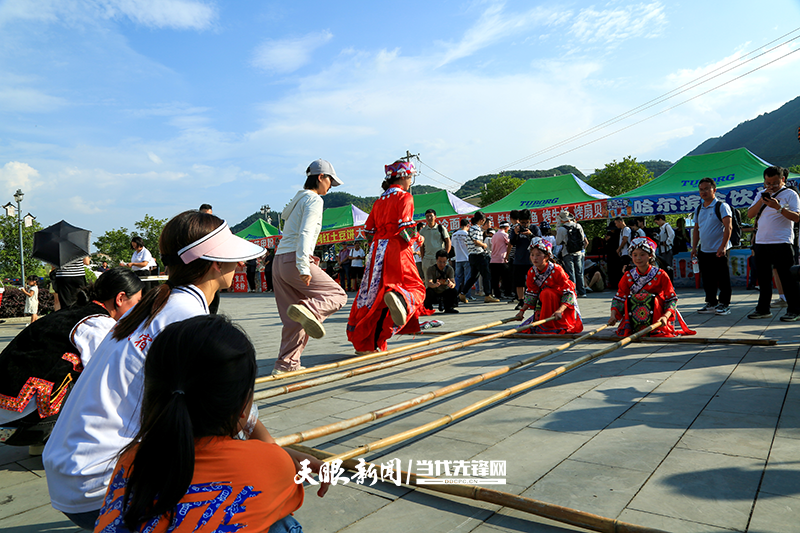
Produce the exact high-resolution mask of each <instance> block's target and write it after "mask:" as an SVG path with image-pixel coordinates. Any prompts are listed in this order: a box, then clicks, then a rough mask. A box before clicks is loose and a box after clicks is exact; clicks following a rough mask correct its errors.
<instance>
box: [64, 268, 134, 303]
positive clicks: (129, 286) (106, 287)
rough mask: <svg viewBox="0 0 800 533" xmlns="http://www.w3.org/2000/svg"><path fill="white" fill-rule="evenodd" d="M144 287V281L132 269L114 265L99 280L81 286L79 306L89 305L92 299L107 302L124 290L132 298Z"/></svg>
mask: <svg viewBox="0 0 800 533" xmlns="http://www.w3.org/2000/svg"><path fill="white" fill-rule="evenodd" d="M142 289H144V282H143V281H142V280H141V278H139V276H137V275H136V274H134V273H133V272H132V271H131V270H130V269H127V268H123V267H114V268H112V269H111V270H108V271H107V272H104V273H103V274H101V275H100V277H99V278H97V281H95V282H94V283H90V284H89V285H86V286H84V287H81V289H80V291H79V292H78V296H77V304H76V305H77V306H78V307H81V306H84V305H87V304H88V303H89V302H91V301H93V300H94V301H97V302H105V301H108V300H110V299H112V298H116V297H117V294H119V293H121V292H124V293H125V296H127V297H128V298H130V297H131V296H133V295H134V294H136V293H137V292H139V291H141V290H142Z"/></svg>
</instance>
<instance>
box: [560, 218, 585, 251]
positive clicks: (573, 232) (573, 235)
mask: <svg viewBox="0 0 800 533" xmlns="http://www.w3.org/2000/svg"><path fill="white" fill-rule="evenodd" d="M564 229H565V230H567V242H566V243H564V247H565V248H566V249H567V253H568V254H574V253H575V252H580V251H581V250H583V237H582V236H581V229H580V228H579V227H578V226H577V225H575V226H564Z"/></svg>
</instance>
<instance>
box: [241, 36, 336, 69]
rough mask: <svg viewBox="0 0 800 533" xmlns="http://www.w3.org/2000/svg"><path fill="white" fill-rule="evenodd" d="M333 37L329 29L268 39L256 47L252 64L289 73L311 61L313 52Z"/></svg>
mask: <svg viewBox="0 0 800 533" xmlns="http://www.w3.org/2000/svg"><path fill="white" fill-rule="evenodd" d="M332 38H333V34H332V33H331V32H329V31H327V30H325V31H318V32H314V33H309V34H308V35H305V36H303V37H299V38H296V39H282V40H268V41H265V42H263V43H262V44H261V45H259V46H258V48H256V50H255V52H254V53H253V59H252V64H253V66H255V67H258V68H260V69H263V70H267V71H270V72H277V73H279V74H287V73H290V72H294V71H295V70H297V69H299V68H300V67H302V66H303V65H306V64H307V63H309V62H310V61H311V53H312V52H313V51H314V50H316V49H317V48H319V47H320V46H322V45H324V44H325V43H327V42H328V41H330V40H331V39H332Z"/></svg>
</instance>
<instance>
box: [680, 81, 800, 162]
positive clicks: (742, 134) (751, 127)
mask: <svg viewBox="0 0 800 533" xmlns="http://www.w3.org/2000/svg"><path fill="white" fill-rule="evenodd" d="M798 127H800V96H798V97H797V98H795V99H794V100H792V101H790V102H787V103H785V104H783V105H782V106H781V107H779V108H778V109H776V110H775V111H772V112H771V113H764V114H763V115H759V116H758V117H756V118H754V119H752V120H747V121H745V122H742V123H741V124H739V125H738V126H736V127H735V128H733V129H732V130H731V131H729V132H728V133H726V134H725V135H723V136H722V137H715V138H711V139H708V140H707V141H705V142H703V143H702V144H701V145H700V146H698V147H697V148H695V149H694V150H692V151H691V152H689V154H688V155H701V154H710V153H713V152H723V151H725V150H733V149H735V148H747V149H748V150H750V151H751V152H753V153H754V154H755V155H757V156H758V157H760V158H761V159H763V160H765V161H768V162H769V163H772V164H773V165H780V166H782V167H791V166H793V165H797V164H800V143H798V131H797V129H798Z"/></svg>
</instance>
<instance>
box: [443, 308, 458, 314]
mask: <svg viewBox="0 0 800 533" xmlns="http://www.w3.org/2000/svg"><path fill="white" fill-rule="evenodd" d="M444 313H445V314H446V315H453V314H458V309H456V308H450V309H445V310H444Z"/></svg>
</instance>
